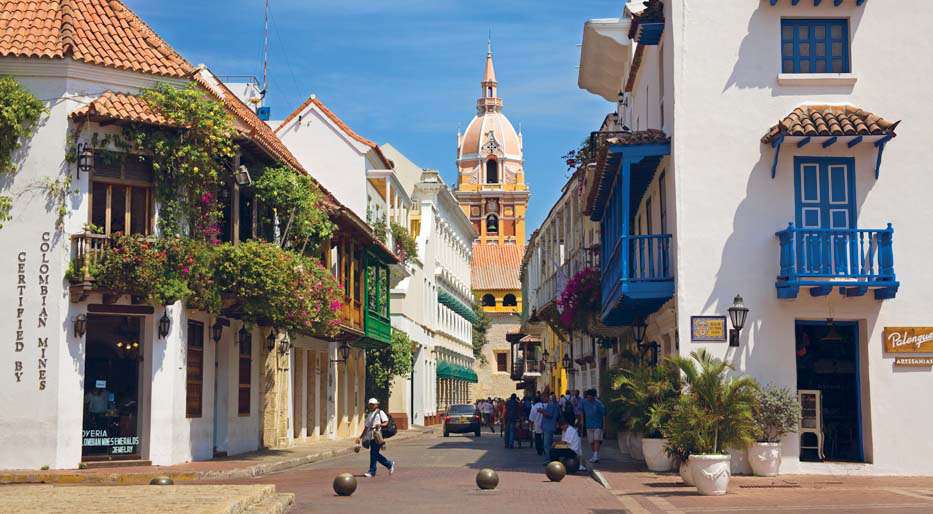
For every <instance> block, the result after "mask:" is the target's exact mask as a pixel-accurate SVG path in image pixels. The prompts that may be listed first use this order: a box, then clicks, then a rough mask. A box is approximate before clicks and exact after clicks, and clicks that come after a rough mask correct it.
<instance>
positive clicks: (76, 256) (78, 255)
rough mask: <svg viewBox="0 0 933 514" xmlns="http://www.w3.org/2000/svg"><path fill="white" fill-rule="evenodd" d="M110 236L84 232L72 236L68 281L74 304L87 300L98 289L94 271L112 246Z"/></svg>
mask: <svg viewBox="0 0 933 514" xmlns="http://www.w3.org/2000/svg"><path fill="white" fill-rule="evenodd" d="M111 241H112V240H111V238H110V236H107V235H104V234H94V233H91V232H84V233H83V234H74V235H72V236H71V266H70V269H69V273H68V279H69V281H70V282H71V287H70V296H71V301H72V302H73V303H77V302H81V301H83V300H85V299H86V298H87V297H88V295H89V294H91V291H93V290H94V288H95V287H96V285H95V280H94V271H95V270H96V269H97V266H98V264H99V263H100V260H101V258H102V255H103V253H104V252H105V251H107V250H109V249H110V246H111Z"/></svg>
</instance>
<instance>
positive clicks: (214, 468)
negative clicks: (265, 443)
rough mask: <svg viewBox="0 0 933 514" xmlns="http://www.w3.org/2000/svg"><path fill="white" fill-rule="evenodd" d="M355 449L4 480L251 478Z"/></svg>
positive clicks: (419, 433) (336, 446) (26, 474)
mask: <svg viewBox="0 0 933 514" xmlns="http://www.w3.org/2000/svg"><path fill="white" fill-rule="evenodd" d="M437 430H438V429H437V427H436V426H435V427H412V428H411V429H409V430H405V431H399V433H398V434H397V435H396V436H395V437H393V438H392V439H390V440H389V444H390V445H391V444H393V443H396V442H401V441H409V440H412V439H418V438H421V437H424V436H425V435H428V434H431V433H435V432H437ZM352 452H353V439H352V438H351V439H340V440H337V441H331V440H324V441H316V442H313V443H308V444H304V445H300V446H294V447H292V448H285V449H277V450H259V451H255V452H249V453H243V454H240V455H234V456H231V457H223V458H219V459H213V460H207V461H195V462H188V463H185V464H178V465H175V466H122V467H108V468H99V469H63V470H50V471H34V470H3V471H0V484H35V483H46V484H105V483H111V484H147V483H149V481H150V480H152V479H153V478H154V477H157V476H168V477H170V478H172V479H173V480H174V481H175V482H176V483H178V482H179V481H189V480H220V479H227V478H249V477H256V476H260V475H265V474H267V473H272V472H275V471H282V470H285V469H290V468H294V467H298V466H303V465H305V464H309V463H312V462H318V461H321V460H326V459H331V458H334V457H337V456H339V455H346V454H348V453H352Z"/></svg>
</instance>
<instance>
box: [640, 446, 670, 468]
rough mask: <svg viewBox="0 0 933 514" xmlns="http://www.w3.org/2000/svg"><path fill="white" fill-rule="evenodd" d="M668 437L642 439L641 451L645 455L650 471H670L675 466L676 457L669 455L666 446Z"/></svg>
mask: <svg viewBox="0 0 933 514" xmlns="http://www.w3.org/2000/svg"><path fill="white" fill-rule="evenodd" d="M666 447H667V439H647V438H645V439H642V440H641V452H642V454H643V455H644V456H645V464H647V465H648V471H670V470H671V468H672V467H673V466H674V459H673V458H672V457H670V456H668V455H667V452H665V451H664V448H666Z"/></svg>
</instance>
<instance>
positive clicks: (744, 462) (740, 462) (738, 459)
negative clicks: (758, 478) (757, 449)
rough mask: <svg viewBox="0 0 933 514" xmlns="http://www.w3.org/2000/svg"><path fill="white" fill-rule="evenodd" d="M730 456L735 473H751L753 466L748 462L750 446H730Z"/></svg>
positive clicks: (733, 472)
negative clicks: (739, 447) (740, 447)
mask: <svg viewBox="0 0 933 514" xmlns="http://www.w3.org/2000/svg"><path fill="white" fill-rule="evenodd" d="M729 457H731V458H732V462H731V466H732V468H731V470H732V474H733V475H751V474H752V468H751V466H749V464H748V448H742V449H741V450H739V449H737V448H729Z"/></svg>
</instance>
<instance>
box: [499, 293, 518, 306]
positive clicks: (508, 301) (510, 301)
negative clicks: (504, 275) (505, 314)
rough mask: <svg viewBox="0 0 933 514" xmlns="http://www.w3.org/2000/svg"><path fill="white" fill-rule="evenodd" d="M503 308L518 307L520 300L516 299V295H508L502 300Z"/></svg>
mask: <svg viewBox="0 0 933 514" xmlns="http://www.w3.org/2000/svg"><path fill="white" fill-rule="evenodd" d="M502 306H503V307H518V300H516V299H515V295H514V294H507V295H505V297H504V298H503V299H502Z"/></svg>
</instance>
